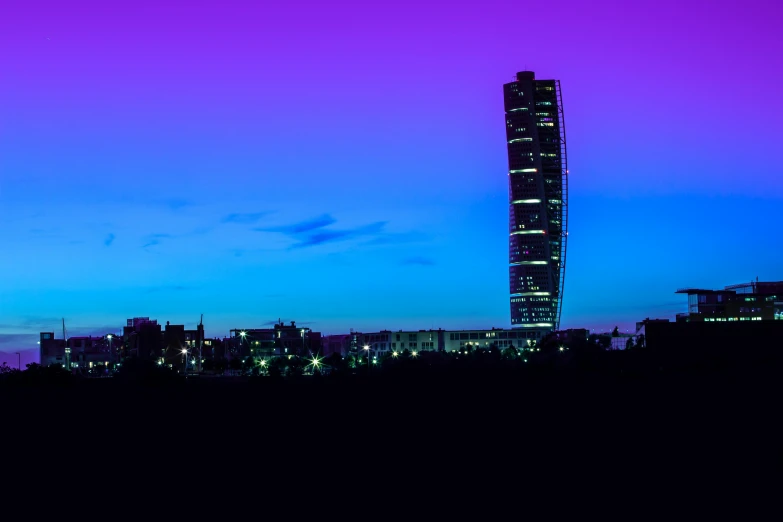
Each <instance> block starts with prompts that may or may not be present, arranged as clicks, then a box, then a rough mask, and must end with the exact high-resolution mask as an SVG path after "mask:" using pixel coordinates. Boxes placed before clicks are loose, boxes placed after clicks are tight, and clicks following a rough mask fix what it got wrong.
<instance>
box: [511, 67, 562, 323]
mask: <svg viewBox="0 0 783 522" xmlns="http://www.w3.org/2000/svg"><path fill="white" fill-rule="evenodd" d="M503 94H504V105H505V111H506V144H507V149H508V187H509V286H510V294H511V295H510V305H511V326H512V327H513V328H523V329H530V330H538V331H542V332H549V331H552V330H558V329H559V327H560V313H561V310H562V304H563V284H564V281H565V261H566V239H567V235H568V232H567V221H568V219H567V218H568V210H567V209H568V182H567V180H568V170H567V162H566V142H565V121H564V119H563V103H562V98H561V95H560V81H559V80H536V79H535V74H534V73H533V72H530V71H524V72H519V73H517V75H516V81H513V82H511V83H507V84H505V85H504V86H503Z"/></svg>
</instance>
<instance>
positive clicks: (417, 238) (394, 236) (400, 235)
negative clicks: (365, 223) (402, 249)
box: [362, 231, 430, 246]
mask: <svg viewBox="0 0 783 522" xmlns="http://www.w3.org/2000/svg"><path fill="white" fill-rule="evenodd" d="M429 238H430V237H429V236H428V235H427V234H424V233H422V232H416V231H411V232H384V233H382V234H379V235H378V236H377V237H374V238H372V239H370V240H368V241H365V242H363V243H362V246H379V245H400V244H403V243H418V242H422V241H427V240H428V239H429Z"/></svg>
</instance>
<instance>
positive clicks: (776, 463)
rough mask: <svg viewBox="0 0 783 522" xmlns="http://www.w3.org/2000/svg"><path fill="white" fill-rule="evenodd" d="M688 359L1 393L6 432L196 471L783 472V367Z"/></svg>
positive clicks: (13, 382) (39, 383)
mask: <svg viewBox="0 0 783 522" xmlns="http://www.w3.org/2000/svg"><path fill="white" fill-rule="evenodd" d="M640 354H641V355H640ZM683 360H684V361H685V362H686V363H685V364H679V363H677V362H676V361H674V362H672V361H669V362H668V364H663V362H662V361H661V360H660V359H657V358H654V357H651V356H650V355H649V354H645V353H644V352H643V351H637V352H636V353H635V354H634V353H633V352H628V353H625V354H619V355H617V354H600V355H597V356H596V355H593V356H585V357H582V358H581V359H580V358H579V357H576V356H574V357H572V359H571V360H570V361H564V360H563V359H561V360H557V359H554V360H553V361H549V362H547V361H546V360H544V359H542V360H541V361H538V363H537V364H535V365H529V364H526V363H524V362H523V361H522V360H516V361H512V362H508V361H506V362H502V358H498V359H497V361H496V363H492V362H489V361H488V360H485V362H484V363H482V364H478V363H475V361H474V364H468V363H466V362H464V361H457V360H455V361H454V362H453V364H448V365H438V364H436V363H435V361H429V362H428V361H427V359H426V357H422V358H421V359H420V360H416V361H408V362H407V363H401V364H398V365H396V366H387V367H385V368H384V369H383V370H380V369H371V370H370V371H369V372H367V371H366V370H364V371H362V370H361V369H359V368H354V369H350V370H348V371H333V372H332V373H331V374H330V375H314V376H296V375H295V376H292V377H283V376H277V377H267V376H264V377H252V378H239V379H234V378H226V377H223V378H205V377H190V378H188V379H184V378H183V377H181V376H178V375H176V374H174V373H171V372H164V371H159V370H157V369H155V368H153V367H152V366H149V365H147V364H144V363H139V364H137V365H136V366H134V365H132V364H129V365H127V370H126V371H125V372H120V373H119V374H118V375H117V376H116V377H113V378H111V379H86V380H85V379H73V378H70V375H69V374H67V373H63V372H57V371H54V370H48V369H37V370H36V371H37V372H38V373H35V372H31V374H30V375H28V376H27V378H26V379H25V378H22V377H21V376H19V375H17V376H16V378H15V379H10V378H6V379H4V380H3V382H2V383H0V391H2V406H3V417H4V421H5V422H4V426H5V427H6V428H5V429H6V433H7V434H12V435H13V437H14V439H13V440H14V441H15V442H18V443H20V444H23V447H24V448H26V451H30V452H36V453H37V454H40V455H43V456H45V455H47V454H57V453H59V452H63V451H64V452H67V451H71V450H74V448H81V449H80V450H79V451H89V450H90V448H91V447H92V448H102V450H105V448H107V447H108V448H112V453H113V454H116V455H119V456H121V458H123V459H128V458H130V457H129V455H131V454H135V453H139V454H140V455H147V456H149V455H157V454H159V456H160V458H162V459H164V460H166V461H168V460H171V461H172V462H182V464H183V465H184V464H186V463H190V464H193V463H198V462H202V463H204V464H206V463H207V462H211V463H220V462H224V463H225V462H239V461H242V462H258V459H261V462H263V463H264V465H265V466H286V465H291V466H293V465H299V464H300V463H301V462H303V461H307V460H308V459H309V458H312V459H313V460H312V462H313V463H315V464H313V465H317V466H325V465H327V466H338V467H339V466H343V465H345V464H346V463H349V462H354V463H356V462H361V463H364V464H362V465H372V466H376V467H378V466H379V467H380V468H379V469H383V468H384V467H389V466H397V465H402V464H403V463H406V464H405V465H406V466H413V467H412V468H410V469H409V472H411V473H413V472H415V473H424V474H426V473H429V472H438V473H443V472H446V470H448V469H454V470H455V471H461V472H464V473H470V474H476V473H478V474H479V475H480V476H487V477H490V478H492V479H493V480H495V479H498V480H499V477H500V476H501V475H503V476H505V474H508V473H511V474H517V475H519V474H522V475H525V474H530V473H533V470H549V472H552V470H554V469H570V470H581V471H582V472H587V471H588V470H602V472H607V473H615V474H616V473H625V474H632V475H640V474H641V475H644V474H650V473H656V474H658V473H664V474H672V475H676V474H682V473H697V474H699V475H705V474H706V475H709V474H714V473H729V471H730V470H731V473H736V472H738V471H745V472H754V473H755V472H765V473H773V474H776V475H778V476H779V475H780V473H781V470H782V469H783V468H782V467H781V465H782V464H783V461H782V460H781V458H782V457H783V453H781V450H782V449H783V442H781V441H783V437H781V435H783V433H782V432H781V428H780V427H779V424H780V423H779V422H778V414H779V404H780V400H781V398H783V385H782V383H783V379H781V375H782V374H781V365H780V364H779V362H778V361H777V360H775V359H774V358H773V359H765V360H757V361H742V360H738V361H735V362H734V363H727V362H726V361H725V360H721V361H718V362H714V361H713V362H714V364H712V363H711V362H710V361H703V363H702V364H695V363H694V362H693V361H687V360H686V359H683ZM47 371H49V372H50V373H48V374H47V373H46V372H47ZM23 373H26V372H23ZM20 451H21V450H20ZM74 451H75V450H74ZM308 455H309V456H308ZM247 459H250V460H247ZM294 463H296V464H294Z"/></svg>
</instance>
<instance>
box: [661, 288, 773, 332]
mask: <svg viewBox="0 0 783 522" xmlns="http://www.w3.org/2000/svg"><path fill="white" fill-rule="evenodd" d="M676 293H678V294H686V295H687V296H688V312H687V313H683V314H677V321H679V322H734V321H781V320H783V281H776V282H759V281H754V282H750V283H743V284H739V285H731V286H727V287H725V288H724V289H723V290H710V289H703V288H681V289H679V290H677V292H676Z"/></svg>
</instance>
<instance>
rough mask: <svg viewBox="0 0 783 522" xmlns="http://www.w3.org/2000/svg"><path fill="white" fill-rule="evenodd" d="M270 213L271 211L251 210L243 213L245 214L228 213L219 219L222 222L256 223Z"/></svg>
mask: <svg viewBox="0 0 783 522" xmlns="http://www.w3.org/2000/svg"><path fill="white" fill-rule="evenodd" d="M269 214H271V212H251V213H245V214H241V213H240V214H229V215H227V216H226V217H224V218H223V219H222V220H221V221H222V222H223V223H239V224H243V225H247V224H250V223H256V222H258V221H259V220H260V219H261V218H263V217H265V216H268V215H269Z"/></svg>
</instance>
